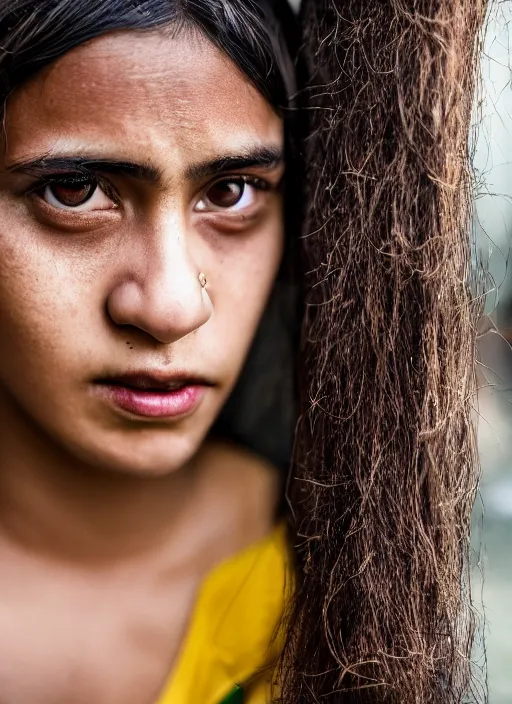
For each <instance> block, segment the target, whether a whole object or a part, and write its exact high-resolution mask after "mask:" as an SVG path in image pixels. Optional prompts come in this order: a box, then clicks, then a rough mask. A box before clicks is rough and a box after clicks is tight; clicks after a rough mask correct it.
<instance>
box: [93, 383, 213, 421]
mask: <svg viewBox="0 0 512 704" xmlns="http://www.w3.org/2000/svg"><path fill="white" fill-rule="evenodd" d="M102 388H103V389H104V390H105V391H106V393H107V395H108V397H109V399H110V400H111V401H113V403H114V404H115V405H116V406H118V408H121V409H122V410H124V411H128V412H129V413H133V414H134V415H137V416H143V417H145V418H178V417H180V416H186V415H189V414H190V413H192V412H193V411H195V409H196V408H197V407H198V405H199V404H200V402H201V400H202V398H203V396H204V394H205V393H206V387H205V386H199V385H190V386H184V387H183V388H181V389H176V390H175V391H146V390H142V389H141V390H137V389H133V388H130V387H128V386H114V385H109V386H103V387H102Z"/></svg>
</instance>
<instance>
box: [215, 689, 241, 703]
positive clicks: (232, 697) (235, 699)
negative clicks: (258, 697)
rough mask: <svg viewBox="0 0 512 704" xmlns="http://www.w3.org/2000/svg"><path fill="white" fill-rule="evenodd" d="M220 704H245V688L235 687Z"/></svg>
mask: <svg viewBox="0 0 512 704" xmlns="http://www.w3.org/2000/svg"><path fill="white" fill-rule="evenodd" d="M220 704H244V690H243V689H242V688H241V687H238V686H237V687H235V689H234V690H233V691H232V692H230V694H228V696H227V697H226V698H225V699H223V700H222V701H221V702H220Z"/></svg>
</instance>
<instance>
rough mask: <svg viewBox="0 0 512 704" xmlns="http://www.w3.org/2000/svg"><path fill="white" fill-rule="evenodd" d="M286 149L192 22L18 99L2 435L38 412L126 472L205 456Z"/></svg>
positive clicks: (112, 41)
mask: <svg viewBox="0 0 512 704" xmlns="http://www.w3.org/2000/svg"><path fill="white" fill-rule="evenodd" d="M282 150H283V126H282V122H281V120H280V119H279V118H278V117H277V116H276V114H275V113H274V112H273V110H272V109H271V107H270V106H269V105H268V104H267V103H266V102H265V100H264V99H263V98H262V97H261V96H260V95H259V94H258V93H257V91H256V90H255V89H254V88H253V87H252V85H251V84H250V83H249V82H248V80H247V79H246V78H245V76H244V75H242V74H241V72H240V71H239V70H238V69H237V68H236V67H235V66H234V65H233V64H232V63H231V62H230V61H229V60H228V59H227V58H226V57H225V56H224V55H223V54H222V53H221V52H220V51H219V50H217V49H216V48H215V47H214V46H213V45H212V44H210V43H209V42H208V41H207V40H206V39H204V38H202V37H200V36H199V35H192V34H190V35H185V34H182V35H180V36H178V37H177V38H176V37H175V38H169V37H168V36H166V35H165V34H164V33H163V32H162V33H160V32H154V33H145V34H137V33H130V32H126V33H117V34H112V35H109V36H105V37H101V38H98V39H96V40H94V41H92V42H90V43H88V44H86V45H83V46H81V47H79V48H77V49H75V50H73V51H71V52H69V53H68V54H67V55H65V56H64V57H63V58H61V59H60V60H58V61H57V62H55V63H54V64H53V65H51V66H50V67H48V68H47V69H45V70H44V71H43V72H42V73H41V74H39V75H38V76H37V77H36V78H35V79H33V80H32V81H31V82H30V83H28V84H26V85H25V86H23V87H21V88H20V89H18V90H17V91H16V92H15V93H14V94H13V95H12V97H11V98H10V99H9V101H8V105H7V110H6V117H5V142H4V148H3V154H2V157H1V164H0V167H1V170H0V328H1V331H2V334H1V336H0V417H1V418H2V423H3V426H4V432H10V434H11V435H10V436H12V435H13V434H14V435H16V434H18V433H19V432H21V431H20V428H25V427H27V420H28V421H29V426H30V425H31V426H32V432H33V429H34V427H35V428H36V429H37V430H39V431H43V437H44V438H46V439H47V441H48V442H49V443H50V446H52V447H54V448H55V447H60V448H63V449H64V450H66V451H67V452H69V453H70V454H71V457H74V458H76V459H79V460H81V461H85V462H87V463H91V464H93V465H96V466H100V467H103V468H107V469H113V470H117V471H126V472H133V473H141V472H142V473H148V474H149V473H151V474H162V473H165V472H169V471H172V470H173V469H177V468H178V467H180V466H182V465H183V464H185V463H186V462H187V461H188V460H189V459H190V458H191V457H192V456H193V455H194V454H195V452H196V451H197V449H198V448H199V446H200V444H201V442H202V441H203V439H204V437H205V435H206V433H207V431H208V429H209V428H210V426H211V424H212V423H213V421H214V420H215V418H216V416H217V414H218V413H219V411H220V409H221V407H222V405H223V404H224V402H225V401H226V398H227V396H228V395H229V393H230V391H231V389H232V387H233V385H234V383H235V381H236V379H237V376H238V374H239V372H240V369H241V367H242V365H243V362H244V359H245V356H246V353H247V351H248V348H249V346H250V344H251V341H252V338H253V335H254V333H255V330H256V328H257V326H258V323H259V320H260V317H261V315H262V312H263V309H264V307H265V305H266V302H267V299H268V296H269V293H270V290H271V288H272V285H273V282H274V280H275V277H276V273H277V270H278V267H279V264H280V261H281V257H282V252H283V226H282V198H281V192H280V182H281V180H282V176H283V163H282ZM200 274H204V277H205V279H206V286H205V287H203V285H204V279H203V277H200ZM200 279H203V280H202V281H200ZM173 386H174V387H178V388H177V389H176V388H175V390H174V391H173V390H172V387H173ZM6 423H7V425H8V427H6V425H5V424H6ZM20 437H21V435H20Z"/></svg>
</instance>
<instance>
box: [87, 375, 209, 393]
mask: <svg viewBox="0 0 512 704" xmlns="http://www.w3.org/2000/svg"><path fill="white" fill-rule="evenodd" d="M97 383H100V384H114V385H116V386H129V387H131V388H134V389H142V390H148V391H149V390H151V389H158V390H163V391H165V390H166V389H172V388H173V387H176V386H188V385H192V384H195V385H198V384H200V385H203V386H212V385H213V384H212V382H210V381H208V380H206V379H204V378H203V377H200V376H198V375H197V374H194V373H188V372H179V373H174V374H169V373H162V372H150V373H148V372H132V373H129V374H115V375H113V376H108V377H105V378H103V379H100V380H98V382H97Z"/></svg>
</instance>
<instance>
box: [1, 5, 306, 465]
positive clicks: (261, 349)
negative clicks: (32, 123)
mask: <svg viewBox="0 0 512 704" xmlns="http://www.w3.org/2000/svg"><path fill="white" fill-rule="evenodd" d="M160 27H161V28H164V29H169V30H170V31H171V32H175V33H177V32H180V31H191V30H192V31H199V32H201V33H202V34H203V35H205V36H206V37H207V38H208V39H210V40H211V41H212V42H213V43H214V44H215V45H216V46H217V47H218V48H219V49H221V51H223V52H224V54H226V55H227V56H228V57H229V58H230V59H231V60H232V61H233V62H234V63H235V64H236V65H237V66H238V68H239V69H240V70H241V71H242V72H243V73H244V74H245V75H246V76H247V77H248V78H249V80H250V81H251V82H252V83H253V85H254V86H255V87H256V89H257V90H258V91H259V92H260V93H261V95H262V96H263V97H264V98H265V99H266V100H267V101H268V103H269V104H270V105H271V106H272V107H273V108H274V110H275V111H276V112H277V113H278V114H280V115H281V116H282V117H283V119H284V121H285V135H286V145H285V148H286V163H287V167H290V164H291V162H294V166H293V167H292V168H288V175H287V179H286V197H285V208H286V212H285V222H286V225H287V227H286V232H287V256H286V257H285V262H286V265H287V269H288V271H287V277H288V278H289V276H290V272H291V271H292V270H293V265H291V266H290V265H289V263H290V262H291V261H292V259H293V258H294V257H295V251H296V244H295V243H294V239H295V240H296V239H297V238H296V237H294V236H293V235H294V233H295V232H297V230H298V221H299V219H300V214H299V210H298V209H297V207H296V206H295V207H294V206H293V201H295V200H297V199H295V198H293V197H292V194H294V193H295V192H296V189H297V183H298V179H299V177H300V169H299V168H298V167H297V160H296V158H295V154H296V148H295V142H296V140H295V138H294V135H295V134H296V132H297V130H296V128H295V121H296V118H295V114H296V113H295V111H294V110H293V109H290V108H292V106H293V99H294V95H295V92H296V86H295V83H296V81H295V66H294V61H295V57H296V55H297V53H298V41H299V32H298V24H297V21H296V18H295V15H294V14H293V12H292V10H291V8H290V6H289V5H288V2H287V0H243V1H242V0H0V106H1V105H2V104H4V103H5V101H6V99H7V98H8V97H9V95H10V94H11V93H12V92H13V91H15V90H16V88H17V87H19V86H21V85H23V84H24V83H25V82H26V81H28V80H29V79H30V78H31V77H33V76H34V75H35V74H37V72H38V71H40V70H41V69H43V68H44V67H45V66H46V65H48V64H50V63H51V62H53V61H55V60H57V59H58V58H59V57H61V56H63V55H64V54H66V53H67V52H68V51H70V50H72V49H73V48H75V47H77V46H79V45H81V44H83V43H84V42H87V41H89V40H91V39H94V38H96V37H99V36H101V35H104V34H105V33H107V32H113V31H122V30H133V31H139V32H140V31H148V30H152V29H157V28H160ZM0 109H1V107H0ZM283 272H284V269H283ZM280 278H283V277H282V276H281V277H280ZM278 289H279V290H278ZM289 300H290V296H289V294H288V291H284V292H283V291H282V287H279V286H277V287H276V288H275V289H274V292H273V294H272V297H271V300H270V302H269V307H268V309H267V311H266V313H265V315H264V318H263V320H262V322H261V325H260V329H259V331H258V335H257V337H256V340H255V344H254V345H253V347H252V350H251V353H250V355H249V358H248V360H247V363H246V366H245V368H244V373H243V374H242V376H241V379H240V381H239V383H238V384H237V387H236V389H235V391H234V393H233V394H232V397H231V399H230V401H229V403H228V404H227V405H226V407H225V408H224V410H223V412H222V414H221V416H220V418H219V419H218V421H217V423H216V426H215V429H214V431H215V432H217V433H218V434H221V435H224V436H225V435H228V436H229V437H231V438H232V439H235V440H237V441H238V442H240V443H242V444H244V445H247V446H249V447H250V448H251V449H252V450H255V451H256V452H259V453H261V454H263V455H264V456H266V457H268V458H269V459H270V460H271V461H273V462H275V463H276V464H278V465H280V466H283V465H287V463H288V462H287V460H289V455H290V451H291V435H292V432H293V418H292V417H291V415H292V413H293V411H292V410H291V405H292V401H291V397H292V395H293V392H292V388H291V385H292V381H291V379H290V373H288V374H286V372H285V374H284V375H283V371H285V370H284V368H285V367H288V368H289V367H291V365H290V361H291V358H292V354H291V351H290V349H291V346H290V344H289V340H290V336H292V337H293V335H294V331H295V330H296V327H297V326H296V325H295V320H296V317H297V316H296V313H295V307H294V304H293V302H291V303H289V302H288V301H289ZM283 306H284V307H283ZM281 313H283V315H281ZM283 318H284V320H283ZM286 319H287V320H286ZM290 323H291V326H290ZM276 336H277V338H278V340H281V343H282V344H281V343H279V342H278V344H277V347H278V348H280V349H282V350H283V354H282V355H280V356H279V359H277V357H276V358H274V359H273V363H272V365H271V367H270V368H269V367H268V364H267V362H268V353H267V354H265V348H268V346H269V345H268V339H269V337H272V339H273V346H274V347H275V341H276ZM283 355H284V357H283ZM269 372H270V373H269ZM255 377H256V378H257V379H258V381H257V384H256V385H257V387H258V389H257V393H258V395H259V399H260V400H261V399H262V398H264V403H259V404H256V406H257V408H256V406H255V404H254V403H253V402H252V392H251V388H252V387H254V383H253V382H254V378H255ZM241 407H243V409H244V412H241ZM249 408H250V409H251V413H247V412H245V410H246V409H249ZM255 408H256V414H255V413H254V410H255ZM276 422H277V424H278V429H280V430H281V432H277V433H276V432H275V427H276V426H275V423H276ZM270 429H271V430H270ZM269 431H270V433H269ZM268 438H271V442H270V443H269V442H268ZM276 438H278V439H277V441H276ZM284 438H285V439H284Z"/></svg>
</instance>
